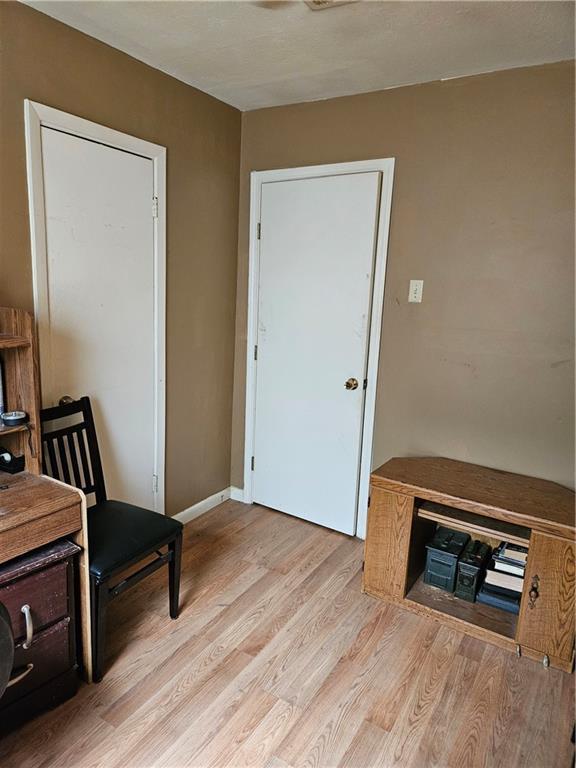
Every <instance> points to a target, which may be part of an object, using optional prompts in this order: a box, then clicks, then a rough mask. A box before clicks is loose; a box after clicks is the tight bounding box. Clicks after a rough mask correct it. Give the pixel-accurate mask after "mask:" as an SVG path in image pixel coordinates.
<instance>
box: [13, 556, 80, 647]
mask: <svg viewBox="0 0 576 768" xmlns="http://www.w3.org/2000/svg"><path fill="white" fill-rule="evenodd" d="M0 602H1V603H4V605H5V606H6V609H7V610H8V613H9V614H10V620H11V621H12V631H13V633H14V640H15V642H16V643H18V641H19V640H21V639H22V638H23V637H25V635H26V622H25V618H24V614H23V613H22V610H21V608H22V606H23V605H29V606H30V613H31V616H32V621H33V623H34V632H35V633H36V632H38V631H39V630H41V629H42V627H46V626H48V625H49V624H53V623H54V622H55V621H58V619H63V618H64V617H65V616H67V615H68V564H67V563H66V562H60V563H57V564H56V565H52V566H50V567H49V568H45V569H44V570H41V571H36V572H35V573H32V574H30V575H29V576H24V577H22V578H21V579H17V580H16V581H13V582H11V583H10V584H6V585H5V586H3V587H0Z"/></svg>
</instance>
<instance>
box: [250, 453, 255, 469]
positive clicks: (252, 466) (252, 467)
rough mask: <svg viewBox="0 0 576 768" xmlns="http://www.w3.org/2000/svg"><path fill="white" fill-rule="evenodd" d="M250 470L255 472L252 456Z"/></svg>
mask: <svg viewBox="0 0 576 768" xmlns="http://www.w3.org/2000/svg"><path fill="white" fill-rule="evenodd" d="M250 469H251V470H252V472H254V456H252V459H251V460H250Z"/></svg>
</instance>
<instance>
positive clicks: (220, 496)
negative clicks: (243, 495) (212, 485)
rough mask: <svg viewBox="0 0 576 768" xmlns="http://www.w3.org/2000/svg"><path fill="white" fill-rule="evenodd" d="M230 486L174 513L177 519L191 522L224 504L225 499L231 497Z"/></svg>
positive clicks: (182, 521)
mask: <svg viewBox="0 0 576 768" xmlns="http://www.w3.org/2000/svg"><path fill="white" fill-rule="evenodd" d="M230 490H231V489H230V488H224V490H223V491H218V493H213V494H212V496H208V498H207V499H202V501H199V502H198V503H197V504H193V505H192V506H191V507H188V508H187V509H183V510H182V512H178V514H177V515H174V519H175V520H179V521H180V522H181V523H184V524H186V523H189V522H190V520H194V519H195V518H196V517H200V515H203V514H205V513H206V512H208V511H210V510H211V509H213V508H214V507H217V506H218V504H222V502H223V501H227V500H228V499H229V498H230Z"/></svg>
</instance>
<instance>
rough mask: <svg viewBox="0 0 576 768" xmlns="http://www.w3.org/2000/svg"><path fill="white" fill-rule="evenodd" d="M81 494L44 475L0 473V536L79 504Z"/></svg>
mask: <svg viewBox="0 0 576 768" xmlns="http://www.w3.org/2000/svg"><path fill="white" fill-rule="evenodd" d="M80 500H81V497H80V494H79V493H78V492H77V491H75V490H74V489H73V488H70V487H69V486H65V485H62V484H60V483H57V482H55V481H54V480H51V479H50V478H49V477H45V476H43V475H33V474H31V473H30V472H18V473H16V474H15V475H9V474H8V473H6V472H0V532H2V531H5V530H8V529H10V528H14V527H16V526H18V525H22V524H23V523H25V522H26V521H27V520H29V519H35V518H37V517H43V516H44V515H50V514H52V513H53V512H58V511H59V510H61V509H65V508H66V507H71V506H72V505H74V504H79V503H80Z"/></svg>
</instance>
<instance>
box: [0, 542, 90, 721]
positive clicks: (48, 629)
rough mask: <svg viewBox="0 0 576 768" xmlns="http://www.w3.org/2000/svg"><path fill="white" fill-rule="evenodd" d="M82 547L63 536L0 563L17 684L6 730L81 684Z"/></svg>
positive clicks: (2, 712) (10, 693)
mask: <svg viewBox="0 0 576 768" xmlns="http://www.w3.org/2000/svg"><path fill="white" fill-rule="evenodd" d="M79 552H80V547H78V546H77V545H76V544H73V543H72V542H69V541H66V540H61V541H58V542H55V543H53V544H50V545H47V546H45V547H41V548H40V549H37V550H34V551H33V552H30V553H28V554H26V555H23V556H22V557H19V558H16V559H14V560H11V561H10V562H8V563H5V564H3V565H1V566H0V602H1V603H3V604H4V606H5V607H6V608H7V610H8V613H9V615H10V619H11V623H12V629H13V633H14V642H15V653H14V667H13V672H12V682H11V684H10V686H9V687H8V688H7V689H6V691H5V693H4V695H3V696H2V698H0V730H7V729H10V728H12V727H14V726H15V725H17V724H19V723H20V722H22V721H24V720H26V719H28V718H30V717H31V716H33V715H35V714H38V713H39V712H41V711H43V710H45V709H49V708H51V707H53V706H56V705H57V704H60V703H61V702H62V701H64V700H65V699H67V698H69V697H70V696H73V695H74V693H75V692H76V690H77V687H78V674H77V670H78V664H77V652H76V648H77V639H76V628H77V622H76V602H75V592H76V571H75V561H76V557H77V555H78V554H79Z"/></svg>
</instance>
